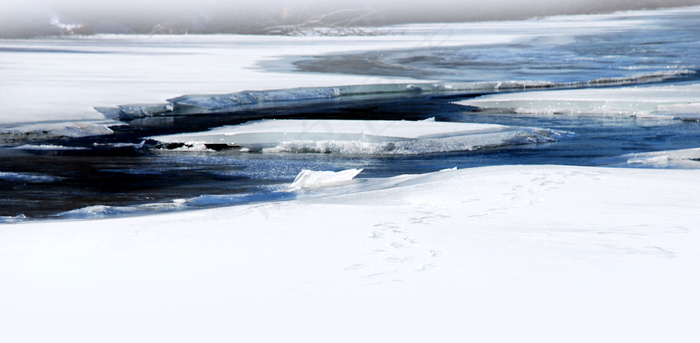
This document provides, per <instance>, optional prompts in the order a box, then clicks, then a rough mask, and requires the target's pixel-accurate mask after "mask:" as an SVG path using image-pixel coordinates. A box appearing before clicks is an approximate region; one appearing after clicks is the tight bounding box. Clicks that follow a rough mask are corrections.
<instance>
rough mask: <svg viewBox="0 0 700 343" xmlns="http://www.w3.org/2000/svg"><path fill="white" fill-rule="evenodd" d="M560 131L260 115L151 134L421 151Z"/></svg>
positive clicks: (543, 138) (198, 141)
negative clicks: (191, 129)
mask: <svg viewBox="0 0 700 343" xmlns="http://www.w3.org/2000/svg"><path fill="white" fill-rule="evenodd" d="M564 134H566V133H564V132H558V131H552V130H546V129H538V128H530V127H513V126H504V125H496V124H473V123H455V122H436V121H434V120H424V121H403V120H402V121H389V120H264V121H257V122H252V123H247V124H244V125H238V126H226V127H221V128H216V129H213V130H210V131H205V132H195V133H183V134H175V135H167V136H154V137H149V138H150V139H153V140H156V141H158V142H161V143H183V144H186V145H187V146H191V147H193V148H194V149H196V150H201V146H202V145H203V144H226V145H229V146H235V147H240V148H242V150H243V151H262V152H321V153H328V152H332V153H341V154H421V153H435V152H449V151H465V150H474V149H479V148H486V147H494V146H501V145H506V144H526V143H538V142H554V141H555V140H556V139H557V138H559V137H560V136H562V135H564Z"/></svg>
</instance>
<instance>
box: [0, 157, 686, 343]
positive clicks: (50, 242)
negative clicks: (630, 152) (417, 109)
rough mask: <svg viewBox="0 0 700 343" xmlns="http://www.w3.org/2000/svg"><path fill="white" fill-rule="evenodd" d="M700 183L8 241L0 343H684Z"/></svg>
mask: <svg viewBox="0 0 700 343" xmlns="http://www.w3.org/2000/svg"><path fill="white" fill-rule="evenodd" d="M697 178H698V171H690V170H663V171H662V170H646V169H605V168H582V167H563V166H503V167H485V168H476V169H465V170H455V171H443V172H438V173H432V174H426V175H415V176H400V177H396V178H391V179H386V180H373V181H372V182H364V183H357V184H356V185H355V186H354V187H355V191H354V192H351V193H348V194H345V195H335V196H328V197H323V198H310V199H306V200H304V199H301V200H295V201H289V202H275V203H266V204H261V205H246V206H240V207H229V208H218V209H211V210H203V211H192V212H181V213H170V214H163V215H153V216H145V217H132V218H119V219H109V220H101V221H58V222H34V223H22V224H16V225H3V226H0V256H2V261H3V262H2V263H1V264H0V279H2V280H3V282H2V283H0V290H1V292H0V316H1V317H2V321H3V323H4V324H5V329H3V330H2V332H0V338H1V339H2V340H3V341H7V342H22V341H41V340H43V341H46V340H51V341H54V342H59V341H72V342H76V341H81V342H82V341H84V342H87V341H94V340H99V341H107V342H109V341H115V342H116V341H125V340H128V341H135V342H140V341H153V340H168V341H192V340H206V341H269V340H276V341H280V340H284V341H297V340H305V341H319V342H320V341H324V342H327V341H348V342H350V341H352V342H357V341H368V342H373V341H424V340H426V339H431V340H439V341H455V342H457V341H460V342H463V341H465V340H469V339H475V340H478V341H504V340H509V341H514V340H515V341H531V340H538V341H549V342H555V341H556V342H561V341H569V342H571V341H573V342H576V341H581V342H591V341H597V342H615V341H621V340H622V341H629V340H634V341H640V342H647V341H659V340H665V341H674V342H691V341H695V340H697V339H698V338H699V336H698V334H697V331H696V330H695V322H694V316H693V313H694V311H695V310H694V309H695V308H697V307H698V305H700V303H699V302H700V298H699V297H697V289H698V286H700V279H698V278H697V276H696V275H695V273H694V272H693V270H696V269H697V265H698V263H699V262H700V253H698V249H697V246H698V244H700V233H699V232H698V229H697V228H698V224H697V223H700V212H698V211H697V210H696V204H697V203H698V201H699V200H700V184H699V183H697V182H696V181H697ZM363 187H364V188H365V189H367V190H366V191H363ZM38 328H41V330H39V329H38Z"/></svg>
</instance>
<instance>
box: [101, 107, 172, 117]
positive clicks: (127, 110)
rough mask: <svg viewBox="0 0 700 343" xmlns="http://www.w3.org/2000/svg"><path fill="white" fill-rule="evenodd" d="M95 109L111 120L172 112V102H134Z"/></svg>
mask: <svg viewBox="0 0 700 343" xmlns="http://www.w3.org/2000/svg"><path fill="white" fill-rule="evenodd" d="M95 110H97V111H98V112H100V113H102V114H103V115H104V116H105V117H106V118H107V119H112V120H133V119H136V118H145V117H153V116H157V115H164V114H168V113H170V112H172V110H173V106H172V104H135V105H121V106H119V107H116V108H112V107H95Z"/></svg>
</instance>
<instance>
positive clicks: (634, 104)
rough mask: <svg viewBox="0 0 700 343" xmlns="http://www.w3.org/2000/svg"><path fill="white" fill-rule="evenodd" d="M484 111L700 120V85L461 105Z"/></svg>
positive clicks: (493, 98) (504, 97) (522, 96)
mask: <svg viewBox="0 0 700 343" xmlns="http://www.w3.org/2000/svg"><path fill="white" fill-rule="evenodd" d="M458 104H460V105H466V106H474V107H478V108H480V109H483V110H491V111H513V112H516V113H529V114H544V115H551V114H574V115H576V114H600V115H625V116H640V117H650V116H658V117H666V118H681V119H690V118H695V119H697V118H699V117H700V84H698V83H685V84H678V85H665V86H644V87H642V86H639V87H625V88H603V89H576V90H556V91H535V92H524V93H509V94H494V95H487V96H483V97H480V98H476V99H470V100H464V101H460V102H458Z"/></svg>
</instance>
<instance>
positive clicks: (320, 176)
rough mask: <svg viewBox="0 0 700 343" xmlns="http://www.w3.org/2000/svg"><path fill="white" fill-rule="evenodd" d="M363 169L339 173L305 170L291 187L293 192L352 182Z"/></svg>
mask: <svg viewBox="0 0 700 343" xmlns="http://www.w3.org/2000/svg"><path fill="white" fill-rule="evenodd" d="M360 172H362V169H347V170H342V171H338V172H333V171H313V170H308V169H304V170H302V171H301V172H300V173H299V175H297V177H296V179H294V182H293V183H292V185H291V186H290V189H291V190H303V189H317V188H324V187H330V186H336V185H342V184H345V183H348V182H350V180H352V179H353V178H355V176H357V174H359V173H360Z"/></svg>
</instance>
